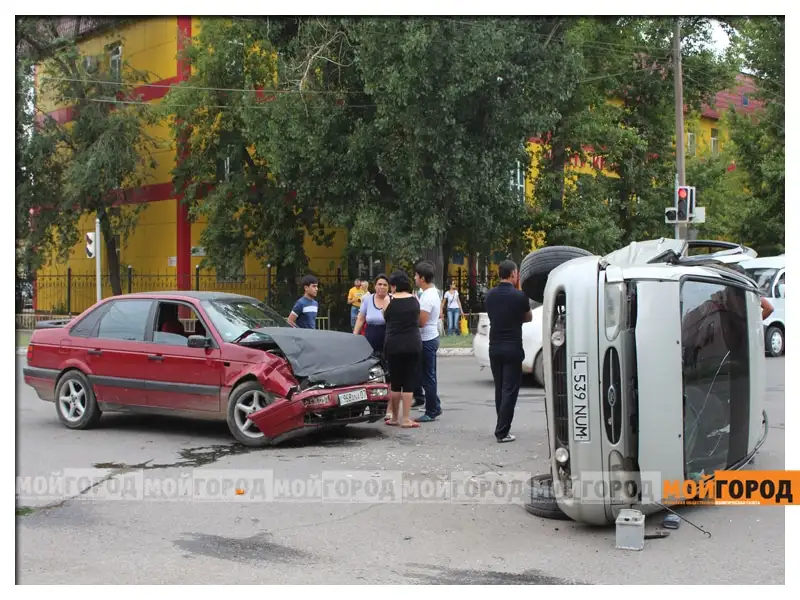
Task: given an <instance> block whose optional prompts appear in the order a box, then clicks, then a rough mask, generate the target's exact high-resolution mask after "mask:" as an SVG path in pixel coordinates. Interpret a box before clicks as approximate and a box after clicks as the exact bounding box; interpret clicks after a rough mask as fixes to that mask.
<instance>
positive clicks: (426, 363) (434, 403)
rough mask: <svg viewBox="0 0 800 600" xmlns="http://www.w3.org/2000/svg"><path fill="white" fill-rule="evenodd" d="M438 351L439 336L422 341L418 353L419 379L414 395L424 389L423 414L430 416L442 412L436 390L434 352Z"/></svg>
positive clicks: (435, 415) (419, 393) (436, 415)
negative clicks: (420, 350) (420, 351)
mask: <svg viewBox="0 0 800 600" xmlns="http://www.w3.org/2000/svg"><path fill="white" fill-rule="evenodd" d="M438 351H439V338H438V337H437V338H435V339H433V340H428V341H427V342H422V354H421V355H420V366H419V376H420V377H419V379H420V385H419V386H418V387H417V389H416V391H415V393H414V396H417V397H419V396H421V395H422V390H423V389H424V390H425V414H426V415H428V416H429V417H431V418H434V417H438V416H439V415H440V414H441V413H442V403H441V401H440V400H439V394H438V393H437V390H436V353H437V352H438Z"/></svg>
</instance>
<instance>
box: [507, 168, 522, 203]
mask: <svg viewBox="0 0 800 600" xmlns="http://www.w3.org/2000/svg"><path fill="white" fill-rule="evenodd" d="M509 188H510V189H511V191H512V192H514V194H515V196H516V198H517V200H518V201H519V203H520V204H525V170H524V169H523V168H522V164H521V163H520V162H519V161H517V168H516V169H514V170H512V171H511V181H510V182H509Z"/></svg>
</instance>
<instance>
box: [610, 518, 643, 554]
mask: <svg viewBox="0 0 800 600" xmlns="http://www.w3.org/2000/svg"><path fill="white" fill-rule="evenodd" d="M616 524H617V543H616V548H617V549H619V550H643V549H644V515H643V514H642V513H641V511H638V510H631V509H628V508H624V509H622V510H621V511H619V516H618V517H617V523H616Z"/></svg>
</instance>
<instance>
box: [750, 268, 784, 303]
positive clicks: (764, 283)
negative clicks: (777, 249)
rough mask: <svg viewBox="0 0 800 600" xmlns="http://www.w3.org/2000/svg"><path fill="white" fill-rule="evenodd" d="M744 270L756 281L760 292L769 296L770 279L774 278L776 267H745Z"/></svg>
mask: <svg viewBox="0 0 800 600" xmlns="http://www.w3.org/2000/svg"><path fill="white" fill-rule="evenodd" d="M744 271H745V273H747V276H748V277H749V278H750V279H752V280H753V281H755V282H756V285H757V286H758V289H759V290H761V293H762V294H763V295H765V296H769V294H770V291H771V286H772V281H773V280H774V279H775V275H777V274H778V269H765V268H763V267H762V268H753V269H745V270H744Z"/></svg>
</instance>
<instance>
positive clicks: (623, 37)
mask: <svg viewBox="0 0 800 600" xmlns="http://www.w3.org/2000/svg"><path fill="white" fill-rule="evenodd" d="M673 27H674V22H673V21H672V20H671V19H649V18H638V17H637V18H622V19H606V18H603V19H598V18H587V19H580V20H576V21H573V22H571V23H570V24H569V25H568V27H567V29H566V33H565V38H566V40H567V41H568V43H569V47H570V48H571V49H572V50H573V52H576V53H578V55H579V56H580V63H579V64H580V66H581V83H580V86H579V88H578V90H577V91H576V92H575V94H573V95H572V96H571V97H569V98H566V99H564V101H563V102H562V103H561V104H558V105H556V107H555V109H556V110H557V112H558V114H559V115H561V119H560V120H559V121H558V123H557V124H556V126H555V128H554V129H553V130H552V131H551V132H549V138H548V139H547V140H546V141H547V150H548V151H549V152H548V153H547V154H545V155H544V160H543V162H542V166H541V169H540V174H539V177H538V178H537V181H536V185H535V190H536V191H535V194H536V203H537V207H538V208H539V210H540V214H541V215H542V216H541V219H542V223H543V225H544V229H545V232H546V234H547V239H548V242H550V241H551V238H552V239H553V240H555V239H562V238H563V232H566V231H568V232H569V238H570V239H571V240H572V242H573V243H575V244H576V245H579V246H583V247H586V248H587V249H595V248H602V249H605V248H608V247H609V246H611V247H613V246H618V245H620V244H624V243H628V242H630V241H633V240H637V239H645V238H649V237H657V236H661V235H668V229H667V226H666V225H665V224H664V207H665V206H667V205H668V204H670V202H671V199H672V196H673V193H674V176H675V172H676V164H675V150H674V148H675V145H674V144H675V108H674V106H675V105H674V77H673V71H672V49H671V43H672V35H673V33H672V31H673ZM681 29H682V62H683V69H684V71H686V72H690V73H702V83H701V84H697V83H695V82H694V80H693V79H688V78H686V80H685V81H684V102H685V104H686V106H687V109H688V110H689V111H690V112H698V111H699V110H700V107H701V105H702V103H703V102H708V101H709V100H710V99H711V97H712V96H713V95H714V93H716V92H717V91H718V90H720V89H724V88H725V87H727V86H728V85H729V84H730V83H732V81H733V74H734V72H735V71H734V68H733V63H732V61H731V60H730V58H729V57H721V58H720V57H717V56H716V55H715V54H714V53H713V51H712V50H711V49H710V47H709V46H710V42H711V29H710V23H709V21H708V20H707V19H697V18H695V19H682V25H681ZM697 77H698V78H699V77H700V76H697ZM608 98H615V99H616V100H617V101H618V104H609V103H607V102H606V100H607V99H608ZM587 150H590V151H591V153H592V155H593V156H594V157H595V159H602V160H603V166H604V167H605V169H607V170H609V171H612V172H613V174H610V175H605V174H603V173H602V169H601V168H600V166H599V163H596V162H595V163H593V165H595V166H593V170H594V173H595V175H596V176H597V179H598V181H595V182H592V184H591V186H589V185H588V184H587V183H586V182H584V183H582V184H581V185H580V186H577V187H570V186H569V185H565V169H566V167H567V165H568V161H569V159H570V157H572V156H575V155H577V156H579V157H580V158H581V159H582V160H586V159H587ZM581 179H583V178H581ZM567 181H568V179H567ZM589 187H591V189H592V194H594V195H595V201H596V202H598V203H599V204H600V206H598V207H592V208H591V210H590V209H589V208H588V207H587V205H586V203H585V202H583V201H580V200H578V201H573V198H575V197H576V195H578V196H580V195H581V194H583V195H584V196H585V195H586V192H585V191H584V190H587V189H589ZM562 211H563V212H562ZM606 212H607V213H608V215H610V216H611V219H612V221H613V223H614V226H610V222H609V221H608V215H606ZM598 220H599V221H600V222H603V223H609V226H608V227H603V228H601V231H602V235H601V236H600V238H594V237H592V235H594V233H597V232H598V228H597V227H596V226H595V225H596V224H593V223H590V221H598ZM581 223H583V225H581ZM551 232H553V233H554V235H551ZM580 232H585V233H586V234H587V236H585V237H583V238H580V235H581V234H580ZM592 232H594V233H592ZM590 233H591V235H588V234H590Z"/></svg>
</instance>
